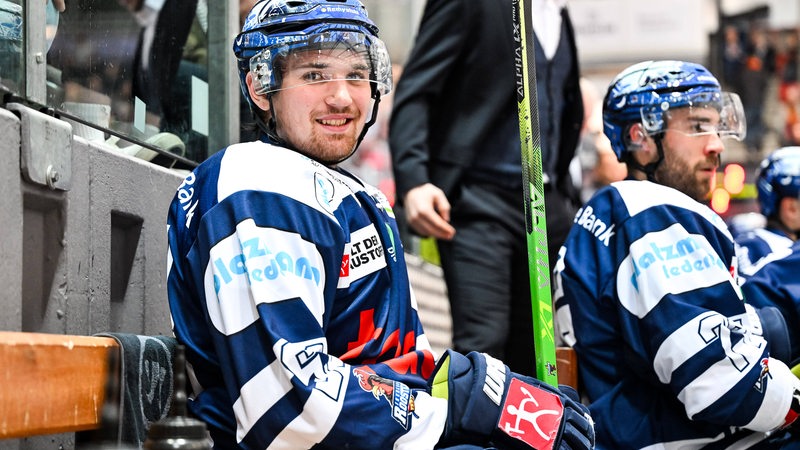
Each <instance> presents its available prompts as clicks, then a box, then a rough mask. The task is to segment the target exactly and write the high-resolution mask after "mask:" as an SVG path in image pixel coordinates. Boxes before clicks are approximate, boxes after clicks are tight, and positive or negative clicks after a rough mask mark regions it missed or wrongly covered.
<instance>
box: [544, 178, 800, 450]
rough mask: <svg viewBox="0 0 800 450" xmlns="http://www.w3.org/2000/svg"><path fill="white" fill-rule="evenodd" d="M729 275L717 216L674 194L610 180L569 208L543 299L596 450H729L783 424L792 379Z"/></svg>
mask: <svg viewBox="0 0 800 450" xmlns="http://www.w3.org/2000/svg"><path fill="white" fill-rule="evenodd" d="M737 277H738V275H737V268H736V255H735V251H734V243H733V240H732V237H731V235H730V233H729V232H728V229H727V227H726V225H725V223H724V222H723V220H722V219H721V218H720V217H719V216H717V215H716V214H715V213H714V212H713V211H711V210H710V209H709V208H707V207H706V206H704V205H702V204H700V203H698V202H696V201H694V200H692V199H690V198H689V197H687V196H685V195H684V194H682V193H680V192H678V191H677V190H674V189H671V188H668V187H665V186H661V185H658V184H654V183H650V182H647V181H634V180H626V181H621V182H617V183H614V184H612V185H611V186H608V187H606V188H603V189H602V190H600V191H598V192H597V193H596V194H595V196H594V197H593V198H592V199H591V200H590V201H589V202H588V203H587V204H586V205H585V206H584V207H583V208H582V209H581V210H580V211H579V212H578V214H577V215H576V217H575V224H574V225H573V228H572V230H571V231H570V234H569V237H568V238H567V240H566V242H565V244H564V246H563V247H562V248H561V250H560V254H559V259H558V261H557V263H556V269H555V273H554V279H553V281H554V289H555V291H554V297H553V299H554V302H555V306H556V326H557V329H558V330H559V333H560V337H561V339H562V340H563V341H564V342H566V343H567V344H568V345H570V346H572V347H574V348H575V350H576V352H577V354H578V363H579V364H578V368H579V371H580V379H581V383H582V389H583V392H584V393H585V394H586V395H587V396H588V399H589V400H590V401H591V405H590V410H591V413H592V417H593V418H594V420H595V422H596V431H597V440H598V443H597V448H598V449H615V450H616V449H678V448H680V449H699V448H708V449H710V448H714V449H716V448H729V446H731V445H732V444H733V443H734V442H737V443H739V444H740V445H741V444H742V442H744V441H747V442H750V443H755V442H758V441H760V440H763V439H764V438H765V434H764V432H767V431H770V430H774V429H777V428H779V427H781V426H782V425H784V422H785V420H786V417H787V413H788V412H789V409H790V403H791V400H792V395H793V393H794V392H795V390H796V389H797V388H800V380H798V379H797V378H795V377H794V376H793V375H792V374H791V372H790V371H789V369H788V368H787V367H786V365H785V364H783V363H781V362H780V361H778V360H775V359H773V358H770V357H769V352H768V350H769V349H768V345H767V343H766V341H765V340H764V339H763V338H762V337H761V336H760V323H759V321H758V318H757V317H756V316H755V314H753V313H748V312H747V310H746V309H745V305H744V302H743V301H742V295H741V291H740V288H739V285H738V283H737ZM750 430H754V431H750ZM740 448H749V447H740Z"/></svg>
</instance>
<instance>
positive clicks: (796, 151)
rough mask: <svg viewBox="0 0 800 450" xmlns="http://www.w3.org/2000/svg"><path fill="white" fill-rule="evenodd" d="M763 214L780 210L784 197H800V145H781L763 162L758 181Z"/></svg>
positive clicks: (768, 214) (757, 186) (767, 214)
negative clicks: (780, 203)
mask: <svg viewBox="0 0 800 450" xmlns="http://www.w3.org/2000/svg"><path fill="white" fill-rule="evenodd" d="M756 188H757V189H758V203H759V206H760V207H761V214H763V215H765V216H767V217H770V216H772V215H774V214H777V212H778V203H779V202H780V201H781V199H782V198H784V197H792V198H800V147H781V148H779V149H777V150H775V151H774V152H772V154H770V155H769V156H768V157H766V158H765V159H764V161H762V162H761V166H760V167H759V172H758V180H757V181H756Z"/></svg>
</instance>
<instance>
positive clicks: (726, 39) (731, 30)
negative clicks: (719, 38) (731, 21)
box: [722, 25, 744, 91]
mask: <svg viewBox="0 0 800 450" xmlns="http://www.w3.org/2000/svg"><path fill="white" fill-rule="evenodd" d="M743 66H744V46H743V45H742V37H741V35H740V33H739V29H738V28H737V27H736V26H734V25H726V26H725V28H724V31H723V48H722V76H723V82H724V85H725V86H726V87H727V88H728V89H730V90H733V91H738V90H739V86H740V85H741V73H742V67H743Z"/></svg>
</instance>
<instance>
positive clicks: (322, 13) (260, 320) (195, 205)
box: [167, 0, 594, 450]
mask: <svg viewBox="0 0 800 450" xmlns="http://www.w3.org/2000/svg"><path fill="white" fill-rule="evenodd" d="M377 32H378V30H377V27H376V26H375V25H374V24H373V23H372V22H371V21H370V19H369V18H368V17H367V12H366V10H365V9H364V7H363V5H362V4H361V3H360V2H359V1H358V0H291V1H287V0H266V1H262V2H259V3H257V4H256V5H255V6H254V7H253V9H252V10H251V11H250V13H249V15H248V17H247V18H246V20H245V24H244V27H243V31H242V33H241V34H239V36H237V37H236V39H235V40H234V53H235V54H236V56H237V59H238V61H239V74H240V80H241V83H242V89H243V94H245V95H246V98H247V100H248V102H249V103H250V105H251V107H252V108H253V110H254V113H255V114H254V115H255V117H256V119H257V120H258V125H259V129H260V130H261V131H262V135H261V138H260V140H258V141H254V142H248V143H242V144H235V145H231V146H229V147H227V148H225V149H223V150H221V151H219V152H217V153H215V154H214V155H212V156H211V157H210V158H208V159H206V160H205V161H204V162H203V163H202V164H200V166H199V167H197V168H196V169H195V170H194V171H193V172H191V173H190V174H189V175H188V176H187V177H186V179H185V180H184V181H183V184H182V185H181V186H180V187H179V188H178V191H177V193H176V195H175V198H174V199H173V202H172V204H171V205H170V211H169V216H168V240H169V261H170V264H169V268H168V275H167V277H168V278H167V288H168V296H169V302H170V312H171V314H172V319H173V324H174V332H175V336H176V338H177V339H178V341H179V342H181V343H182V344H183V345H185V346H186V350H187V351H186V357H187V361H188V363H189V367H190V369H191V379H192V380H194V381H195V383H193V387H194V392H193V395H192V400H191V401H190V402H189V405H188V407H189V410H190V411H191V413H192V414H193V415H194V416H196V417H198V418H200V419H201V420H203V421H204V422H205V423H206V424H207V425H208V428H209V431H210V432H211V437H212V439H213V445H214V448H215V449H234V448H244V449H265V448H293V449H300V448H303V449H308V448H314V449H345V448H352V449H390V448H394V449H423V450H424V449H432V448H434V447H436V448H446V447H448V446H456V445H458V446H459V447H458V448H460V449H465V448H472V449H478V448H485V447H489V446H496V447H498V448H513V449H528V448H545V447H547V448H558V449H565V450H566V449H574V450H577V449H589V448H592V446H593V440H594V438H593V428H592V423H591V419H590V418H589V417H588V416H587V415H585V407H583V405H581V404H580V403H578V402H576V401H574V400H571V399H570V398H569V397H568V396H567V395H564V394H562V393H561V391H559V390H557V389H555V388H552V387H549V386H547V385H546V384H543V383H541V382H538V381H536V380H534V379H532V378H529V377H525V376H522V375H518V374H515V373H513V372H511V371H509V370H508V368H507V366H505V365H504V364H503V363H502V362H500V361H498V360H496V359H494V358H491V357H489V356H486V355H484V354H480V353H475V352H473V353H471V354H469V355H466V356H464V355H461V354H459V353H455V352H452V351H448V352H446V354H445V355H444V356H443V357H442V358H441V359H440V360H439V361H438V363H435V362H434V355H433V353H432V351H431V348H430V345H429V343H428V341H427V339H426V337H425V334H424V333H423V330H422V327H421V325H420V321H419V317H418V314H417V310H416V304H415V301H414V297H413V294H412V292H411V287H410V284H409V280H408V271H407V267H406V265H405V260H404V256H403V247H402V244H401V243H400V241H399V240H398V239H397V235H398V231H397V226H396V222H395V220H394V214H393V212H392V209H391V207H390V206H389V205H388V202H387V200H386V197H385V196H384V195H382V194H381V192H380V191H379V190H378V189H376V188H375V187H373V186H370V185H368V184H365V183H363V182H362V181H361V180H360V179H358V178H356V177H355V176H352V175H350V174H349V173H348V172H346V171H344V170H341V169H339V168H338V164H339V163H340V162H341V161H343V160H345V159H347V158H348V157H350V156H351V155H352V154H353V152H354V151H355V150H356V148H357V147H358V144H359V143H360V141H361V139H362V138H363V136H364V134H365V133H366V130H367V129H368V128H369V127H370V125H371V124H372V122H373V121H374V120H375V116H376V113H377V107H378V104H379V100H380V98H381V97H382V96H383V95H386V94H388V93H389V92H390V90H391V87H392V82H391V64H390V63H389V57H388V52H387V51H386V48H385V46H384V45H383V43H382V42H381V41H380V39H378V36H377ZM534 414H535V415H536V417H537V418H535V419H534V418H532V416H531V415H534ZM539 416H543V417H541V418H538V417H539Z"/></svg>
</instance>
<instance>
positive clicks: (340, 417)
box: [167, 142, 447, 450]
mask: <svg viewBox="0 0 800 450" xmlns="http://www.w3.org/2000/svg"><path fill="white" fill-rule="evenodd" d="M168 235H169V255H168V257H169V272H168V282H167V285H168V291H169V302H170V308H171V314H172V319H173V326H174V332H175V335H176V337H177V338H178V340H179V341H180V342H182V343H183V344H185V345H186V346H187V359H188V361H189V363H190V364H191V369H192V372H193V375H194V377H195V378H196V380H194V381H196V382H194V383H193V388H194V398H193V399H192V401H191V402H190V404H189V408H190V411H191V412H192V413H193V414H194V415H196V416H197V417H199V418H200V419H202V420H203V421H205V422H206V424H207V425H208V427H209V429H210V431H211V433H212V438H213V439H214V443H215V448H225V449H229V448H239V447H237V445H239V446H241V448H249V449H267V448H282V449H286V448H304V449H307V448H330V449H343V448H350V449H357V448H369V449H384V448H396V449H415V450H416V449H426V448H433V446H434V445H435V444H436V442H437V440H438V439H439V437H440V435H441V433H442V431H443V428H444V424H445V419H446V413H447V405H446V401H445V400H442V399H434V398H432V397H431V396H430V395H428V394H427V393H426V392H425V391H424V387H425V381H426V378H427V377H428V376H429V375H430V374H431V372H432V371H433V369H434V355H433V354H432V351H431V348H430V345H429V343H428V341H427V339H426V337H425V335H424V334H423V330H422V327H421V325H420V321H419V317H418V315H417V309H416V301H415V299H414V296H413V293H412V292H411V290H410V285H409V280H408V274H407V269H406V265H405V262H404V260H403V249H402V247H401V244H400V241H399V240H398V231H397V226H396V223H395V219H394V215H393V212H392V210H391V207H390V205H389V204H388V202H387V201H386V198H385V197H384V196H383V194H381V193H380V191H378V190H377V189H375V188H373V187H370V186H364V185H362V184H361V183H360V182H359V181H358V180H357V179H356V178H355V177H353V176H350V175H348V174H346V173H343V172H341V171H337V170H333V169H330V168H327V167H325V166H323V165H321V164H319V163H317V162H315V161H313V160H311V159H309V158H307V157H305V156H303V155H301V154H299V153H297V152H294V151H289V150H286V149H284V148H280V147H276V146H272V145H270V144H267V143H263V142H251V143H246V144H237V145H233V146H230V147H228V148H227V149H225V150H223V151H221V152H219V153H217V154H215V155H213V156H212V157H211V158H209V160H207V161H206V162H204V163H203V164H201V165H200V166H199V167H198V168H197V169H196V170H194V171H193V172H192V173H191V174H190V175H189V176H188V177H187V178H186V179H185V181H184V182H183V184H182V185H181V186H180V187H179V189H178V191H177V193H176V195H175V198H174V200H173V202H172V204H171V206H170V211H169V218H168Z"/></svg>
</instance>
